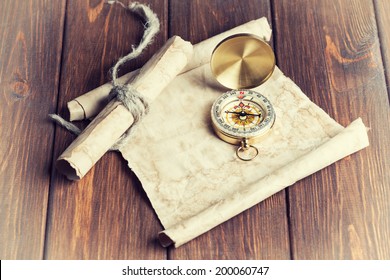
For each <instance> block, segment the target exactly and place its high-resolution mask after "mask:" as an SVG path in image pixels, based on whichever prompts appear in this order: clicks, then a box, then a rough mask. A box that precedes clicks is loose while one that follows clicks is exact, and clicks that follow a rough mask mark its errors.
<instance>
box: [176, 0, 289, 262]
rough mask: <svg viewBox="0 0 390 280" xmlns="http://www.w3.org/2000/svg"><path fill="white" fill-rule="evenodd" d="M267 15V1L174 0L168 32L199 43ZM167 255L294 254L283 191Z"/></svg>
mask: <svg viewBox="0 0 390 280" xmlns="http://www.w3.org/2000/svg"><path fill="white" fill-rule="evenodd" d="M248 7H252V8H251V9H248ZM183 15H187V16H183ZM227 15H229V16H227ZM263 16H265V17H267V18H268V19H269V21H270V6H269V3H268V1H252V0H246V1H238V0H229V1H221V0H219V1H201V0H197V1H179V0H176V1H171V2H170V29H169V30H170V35H174V34H177V35H180V36H182V37H183V38H185V39H187V40H190V41H191V42H193V43H197V42H199V41H202V40H204V39H207V38H209V37H211V36H214V35H216V34H219V33H221V32H223V31H225V30H228V29H231V28H233V27H235V26H237V25H240V24H243V23H245V22H248V21H250V20H253V19H257V18H260V17H263ZM169 258H170V259H288V258H290V251H289V240H288V227H287V216H286V200H285V193H284V192H281V193H279V194H276V195H275V196H273V197H271V198H270V199H268V200H267V201H265V202H263V203H261V204H259V205H257V206H255V207H253V208H251V209H249V210H247V211H245V212H244V213H242V214H240V215H238V216H237V217H235V218H233V219H231V220H229V221H227V222H225V223H224V224H222V225H220V226H218V227H216V228H215V229H212V230H211V231H209V232H207V233H205V234H204V235H202V236H200V237H199V238H197V239H195V240H193V241H191V242H189V243H187V244H185V245H183V246H182V247H179V248H178V249H170V250H169Z"/></svg>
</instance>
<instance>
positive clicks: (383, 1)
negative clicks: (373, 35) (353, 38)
mask: <svg viewBox="0 0 390 280" xmlns="http://www.w3.org/2000/svg"><path fill="white" fill-rule="evenodd" d="M374 4H375V12H376V18H377V22H378V31H379V39H380V42H381V50H382V59H383V62H384V66H385V69H386V70H385V75H386V80H387V88H389V85H390V72H389V70H390V51H389V48H390V32H389V31H388V29H389V26H390V15H389V11H390V1H388V0H376V1H375V2H374ZM387 92H388V96H389V98H390V91H389V89H387Z"/></svg>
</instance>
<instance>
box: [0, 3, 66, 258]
mask: <svg viewBox="0 0 390 280" xmlns="http://www.w3.org/2000/svg"><path fill="white" fill-rule="evenodd" d="M64 14H65V2H64V1H38V0H37V1H24V0H18V1H14V0H3V1H1V2H0V38H1V40H0V127H1V129H0V139H1V142H0V157H1V162H0V259H41V258H42V257H43V245H44V234H45V224H46V209H47V202H48V190H49V181H50V171H49V170H50V160H51V156H52V155H51V153H52V147H53V138H54V126H53V124H52V123H50V122H49V121H47V114H48V113H49V112H52V111H54V110H55V108H56V104H57V92H58V81H59V69H60V57H61V46H62V33H63V19H64ZM21 15H22V16H21Z"/></svg>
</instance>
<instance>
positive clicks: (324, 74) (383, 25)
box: [0, 0, 390, 259]
mask: <svg viewBox="0 0 390 280" xmlns="http://www.w3.org/2000/svg"><path fill="white" fill-rule="evenodd" d="M124 2H126V1H124ZM141 2H142V3H149V4H150V6H151V8H152V9H153V10H154V11H155V12H156V13H157V14H158V16H159V18H160V20H161V23H162V26H161V30H162V31H161V32H160V34H159V35H158V37H157V39H156V40H155V43H154V44H153V45H152V46H150V47H148V49H147V51H146V52H145V53H144V54H143V55H142V56H141V57H140V58H138V59H136V60H135V61H134V63H130V64H129V65H128V66H126V67H124V68H123V69H122V72H121V73H125V72H127V71H129V70H132V69H136V68H139V67H140V66H141V65H143V64H144V63H145V62H146V61H147V60H148V59H149V58H150V57H151V55H152V54H153V53H154V52H155V51H156V50H157V49H158V48H159V47H160V46H162V44H163V43H164V42H165V41H166V40H167V39H168V37H170V36H172V35H176V34H177V35H180V36H182V37H183V38H184V39H187V40H190V41H191V42H193V43H197V42H199V41H202V40H204V39H206V38H208V37H210V36H213V35H215V34H218V33H220V32H222V31H225V30H227V29H230V28H232V27H234V26H236V25H239V24H242V23H245V22H247V21H249V20H252V19H256V18H259V17H261V16H266V17H267V18H268V19H269V21H270V22H272V24H273V40H274V41H273V46H274V49H275V52H276V55H277V62H278V65H279V67H280V68H281V69H282V71H283V72H284V73H285V74H286V75H287V76H289V77H291V78H292V79H293V80H294V81H295V82H296V83H297V84H298V85H299V86H300V87H301V88H302V90H303V91H304V92H305V93H306V94H307V95H308V96H309V97H310V98H311V99H312V100H313V101H314V102H315V103H316V104H318V105H319V106H320V107H321V108H323V109H324V110H325V111H326V112H327V113H328V114H330V115H331V116H332V117H333V118H335V119H336V120H337V121H338V122H340V123H341V124H343V125H348V124H349V123H350V122H351V121H352V120H354V119H356V118H357V117H359V116H360V117H362V119H363V121H364V123H365V124H366V125H367V126H368V127H369V128H370V131H369V138H370V147H368V148H366V149H365V150H363V151H360V152H358V153H356V154H353V155H351V156H349V157H347V158H345V159H343V160H341V161H339V162H337V163H335V164H333V165H332V166H329V167H328V168H325V169H324V170H321V171H320V172H317V173H316V174H314V175H312V176H310V177H308V178H305V179H303V180H301V181H300V182H298V183H297V184H295V185H294V186H292V187H290V188H288V189H287V191H284V192H280V193H278V194H276V195H274V196H272V197H271V198H269V199H267V200H266V201H264V202H262V203H260V204H259V205H257V206H255V207H252V208H251V209H249V210H247V211H245V212H244V213H242V214H240V215H238V216H236V217H234V218H232V219H231V220H229V221H227V222H225V223H224V224H222V225H219V226H218V227H216V228H215V229H212V230H211V231H209V232H207V233H205V234H203V235H202V236H200V237H199V238H197V239H195V240H193V241H191V242H189V243H187V244H185V245H183V246H182V247H180V248H178V249H172V248H168V249H164V248H162V247H161V246H160V245H159V244H158V243H157V241H156V240H155V238H156V235H157V232H158V231H160V230H161V229H162V226H161V225H160V223H159V222H158V218H157V216H156V215H155V213H154V210H153V209H152V207H151V205H150V202H149V200H148V198H147V196H146V194H145V193H144V191H143V189H142V186H141V184H140V183H139V181H138V179H137V178H136V177H135V175H134V174H133V173H131V172H130V171H129V168H128V167H127V163H126V162H125V161H124V160H123V159H122V158H121V156H120V155H119V154H118V153H108V154H106V155H105V156H104V157H103V158H102V159H101V160H100V161H99V162H98V163H97V164H96V166H95V167H94V168H93V169H92V170H91V171H90V172H89V173H88V174H87V175H86V176H85V177H84V178H83V180H81V181H79V182H70V181H68V180H66V179H65V178H64V177H63V176H62V175H60V174H58V173H57V172H56V171H55V169H53V168H52V166H51V165H52V162H53V161H54V160H55V159H56V158H57V157H58V156H59V155H60V154H61V153H62V151H63V150H64V149H65V148H66V147H67V146H68V145H69V144H70V143H71V142H72V140H73V139H74V136H72V135H70V134H69V133H68V132H66V131H64V130H63V129H61V128H55V126H54V125H53V124H52V123H50V122H49V121H48V120H47V117H46V116H47V114H48V113H52V112H55V111H56V108H57V101H58V112H59V113H60V114H61V115H64V116H66V110H65V106H66V102H67V101H69V100H71V99H72V98H74V97H76V96H78V95H80V94H82V93H84V92H86V91H89V90H91V89H93V88H95V87H97V86H99V85H101V84H102V83H105V82H106V81H108V79H109V77H108V75H107V72H108V70H109V68H110V67H111V66H112V65H113V64H114V62H115V61H116V60H117V59H118V58H119V57H121V56H123V55H124V54H126V53H128V52H129V51H130V49H131V45H132V44H137V43H138V42H139V40H140V38H141V36H142V24H141V23H140V20H139V18H137V17H135V16H134V15H132V14H131V13H128V12H126V11H125V10H123V9H122V8H120V6H118V5H114V6H109V5H107V4H104V0H87V1H85V0H76V1H67V0H62V1H49V0H34V1H32V0H30V1H22V0H14V1H11V0H3V1H0V38H1V40H0V138H1V143H0V157H1V158H2V161H1V162H0V258H1V259H41V258H44V259H167V258H168V259H288V258H294V259H390V243H389V242H388V240H390V188H389V187H390V177H389V176H388V174H387V173H388V170H390V130H389V126H388V124H389V123H390V108H389V90H388V85H389V82H390V75H389V73H390V68H389V67H390V55H389V51H388V50H389V48H390V31H389V29H388V26H389V24H390V17H389V15H388V11H389V10H390V1H387V0H343V1H339V0H313V1H311V0H300V1H289V0H278V1H276V0H210V1H201V0H184V1H181V0H163V1H161V0H147V1H141ZM20 15H23V16H20ZM63 38H64V40H63ZM386 81H387V86H386ZM79 125H80V126H81V127H82V126H85V123H80V124H79Z"/></svg>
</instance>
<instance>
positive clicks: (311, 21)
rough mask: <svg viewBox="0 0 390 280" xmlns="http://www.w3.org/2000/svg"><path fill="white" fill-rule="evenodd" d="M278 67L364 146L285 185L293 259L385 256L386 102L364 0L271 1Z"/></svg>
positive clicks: (389, 210) (389, 249)
mask: <svg viewBox="0 0 390 280" xmlns="http://www.w3.org/2000/svg"><path fill="white" fill-rule="evenodd" d="M274 11H275V25H276V26H275V28H276V30H277V38H276V46H277V47H276V49H277V56H278V61H279V66H280V68H281V69H282V70H283V71H284V72H285V73H286V74H287V76H290V77H291V78H292V79H293V80H295V81H296V82H297V84H298V85H299V86H300V87H301V88H302V89H303V91H304V92H306V93H307V94H308V96H309V97H310V98H311V99H312V100H314V101H315V102H316V103H317V104H318V105H319V106H320V107H322V108H323V109H324V110H325V111H326V112H328V113H329V114H330V115H331V116H332V117H334V118H335V119H336V120H337V121H339V122H340V123H341V124H343V125H347V124H349V123H350V122H351V121H353V120H354V119H356V118H357V117H359V116H361V117H362V119H363V121H364V123H365V124H366V125H367V126H368V127H370V131H369V138H370V143H371V145H370V147H368V148H367V149H365V150H363V151H360V152H358V153H356V154H353V155H351V156H349V157H347V158H346V159H343V160H341V161H339V162H337V163H336V164H334V165H332V166H330V167H328V168H325V169H324V170H322V171H320V172H318V173H316V174H314V175H313V176H311V177H309V178H306V179H304V180H302V181H301V182H299V183H297V184H296V185H295V186H293V187H292V188H290V189H289V190H288V197H289V213H290V219H291V220H290V224H291V229H290V230H291V247H292V256H293V258H295V259H388V258H389V257H390V244H389V242H388V240H390V189H389V186H390V178H389V176H388V174H387V173H388V172H387V170H389V168H390V161H389V158H390V150H389V147H390V140H389V139H390V133H389V129H388V123H389V121H390V120H389V116H390V114H389V105H388V104H389V103H388V98H387V91H386V84H385V78H384V74H383V71H384V70H383V67H382V61H381V53H380V48H379V40H378V35H377V28H376V21H375V14H374V8H373V4H372V1H371V0H367V1H366V0H359V1H352V0H348V1H338V0H330V1H319V0H316V1H305V3H304V4H301V5H296V3H294V2H293V1H288V0H283V1H274Z"/></svg>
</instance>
